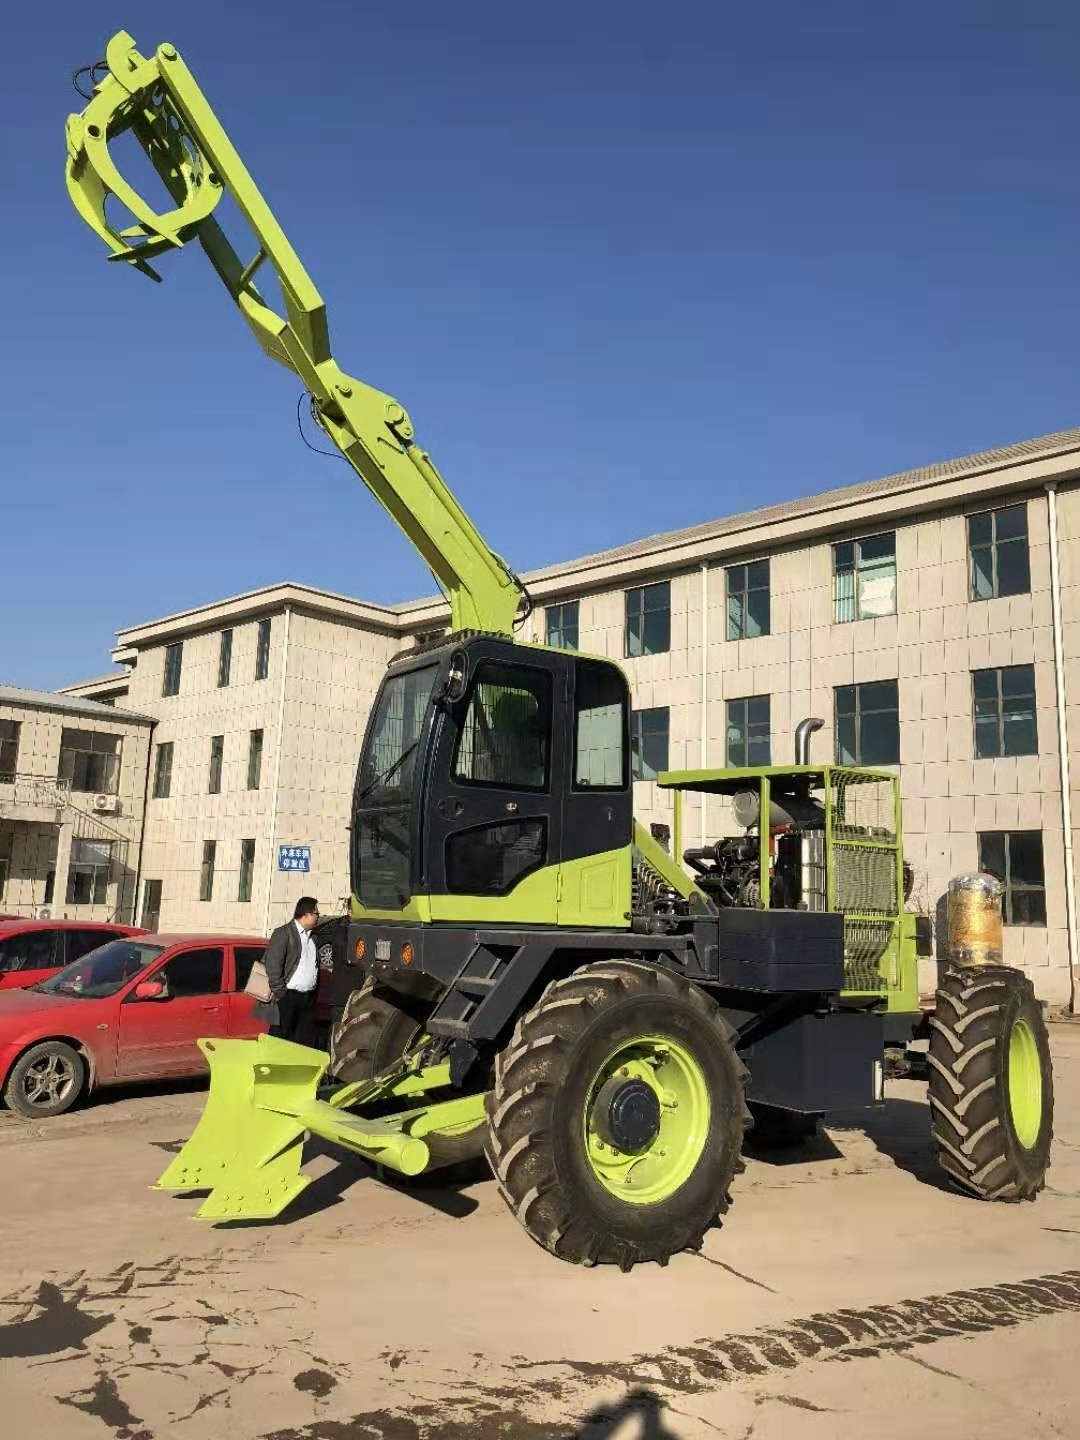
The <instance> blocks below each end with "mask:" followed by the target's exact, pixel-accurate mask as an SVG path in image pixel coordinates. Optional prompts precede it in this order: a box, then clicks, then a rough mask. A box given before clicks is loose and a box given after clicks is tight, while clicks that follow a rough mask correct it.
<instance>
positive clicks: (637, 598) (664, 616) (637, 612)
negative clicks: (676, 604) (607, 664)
mask: <svg viewBox="0 0 1080 1440" xmlns="http://www.w3.org/2000/svg"><path fill="white" fill-rule="evenodd" d="M670 649H671V584H670V582H669V581H667V580H661V581H660V582H659V583H658V584H656V585H639V586H638V588H637V589H636V590H627V592H626V654H627V655H628V656H634V655H662V654H663V653H664V652H665V651H666V650H670Z"/></svg>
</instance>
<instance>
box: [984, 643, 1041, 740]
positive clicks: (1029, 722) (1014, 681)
mask: <svg viewBox="0 0 1080 1440" xmlns="http://www.w3.org/2000/svg"><path fill="white" fill-rule="evenodd" d="M971 704H972V711H973V715H974V722H975V757H976V759H978V760H989V759H998V758H1000V757H1001V756H1003V755H1037V754H1038V753H1039V735H1038V725H1037V723H1036V720H1035V667H1034V665H1002V666H1001V667H1000V668H998V669H996V670H973V671H972V672H971Z"/></svg>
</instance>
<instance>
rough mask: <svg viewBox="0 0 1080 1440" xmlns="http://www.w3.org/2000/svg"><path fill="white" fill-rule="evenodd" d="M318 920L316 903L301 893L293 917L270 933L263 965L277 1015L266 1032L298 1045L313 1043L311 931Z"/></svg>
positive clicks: (315, 967)
mask: <svg viewBox="0 0 1080 1440" xmlns="http://www.w3.org/2000/svg"><path fill="white" fill-rule="evenodd" d="M318 923H319V902H318V901H317V900H315V899H314V898H313V897H312V896H311V895H304V896H303V897H302V898H301V899H299V900H298V901H297V902H296V908H295V910H294V911H293V918H292V919H291V920H290V921H289V923H288V924H287V925H279V926H278V928H277V929H276V930H275V931H274V933H273V934H272V935H271V936H270V943H269V944H268V945H267V947H266V955H265V957H264V959H263V964H264V965H265V966H266V975H267V979H268V980H269V981H270V992H271V995H272V997H273V998H272V1002H271V1003H272V1004H273V1006H274V1007H275V1008H276V1011H277V1018H276V1019H275V1020H274V1021H273V1023H272V1024H271V1026H270V1034H271V1035H277V1036H279V1037H280V1038H281V1039H282V1040H295V1041H296V1043H297V1044H298V1045H314V1044H315V1038H316V1037H315V991H316V988H317V986H318V983H319V959H318V955H317V954H316V950H315V941H314V939H313V938H312V933H311V932H312V931H313V930H314V929H315V926H316V925H317V924H318Z"/></svg>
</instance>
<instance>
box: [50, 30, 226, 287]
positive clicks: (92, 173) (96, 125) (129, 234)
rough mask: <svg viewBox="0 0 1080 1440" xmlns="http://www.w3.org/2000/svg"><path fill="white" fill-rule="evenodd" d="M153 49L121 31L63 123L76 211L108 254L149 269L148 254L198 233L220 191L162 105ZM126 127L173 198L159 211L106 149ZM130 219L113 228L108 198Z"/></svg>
mask: <svg viewBox="0 0 1080 1440" xmlns="http://www.w3.org/2000/svg"><path fill="white" fill-rule="evenodd" d="M159 55H160V48H159V51H158V52H157V53H155V55H154V56H153V57H152V58H151V59H149V60H147V59H144V57H143V56H142V55H140V54H139V52H138V50H137V49H136V47H135V42H134V41H133V40H132V39H131V37H130V35H127V34H126V33H124V32H121V33H120V34H119V35H115V36H114V37H113V39H112V40H111V41H110V43H109V46H108V48H107V50H106V62H107V64H108V74H107V75H106V76H105V78H104V79H103V80H102V81H101V82H100V83H99V84H98V85H97V86H96V87H95V91H94V95H93V98H92V99H91V100H90V102H89V103H88V104H87V106H86V109H85V110H84V111H83V113H82V114H81V115H71V116H69V117H68V122H67V149H68V163H67V187H68V193H69V195H70V196H71V200H72V203H73V204H74V206H75V208H76V210H77V211H78V213H79V214H80V215H81V216H82V218H83V220H85V222H86V223H87V225H89V226H90V228H91V229H92V230H93V231H94V232H95V234H97V235H99V236H100V237H101V239H102V240H103V241H104V242H105V244H106V246H107V247H108V249H109V251H110V252H111V254H110V257H109V258H110V259H113V260H124V261H127V262H128V263H130V264H132V265H134V266H136V268H138V269H140V270H142V271H143V272H144V273H145V274H148V275H150V276H151V277H152V278H153V279H155V280H156V279H159V278H160V277H159V276H158V275H156V274H155V272H154V271H153V270H152V269H151V267H150V266H149V265H147V263H146V261H147V259H149V258H151V257H153V256H155V255H159V254H161V253H162V252H163V251H166V250H175V249H179V248H180V246H182V245H183V244H184V243H185V241H187V240H189V239H190V238H191V237H192V235H194V234H196V233H197V232H198V229H199V226H200V225H201V224H202V223H203V222H204V221H205V220H206V219H207V217H208V216H209V215H210V214H211V212H212V211H213V209H214V206H215V205H216V204H217V202H218V200H220V198H221V195H222V193H223V191H222V187H221V184H220V182H219V181H218V178H217V176H216V175H214V174H213V173H212V171H211V169H210V167H209V165H208V164H207V163H206V161H205V159H204V157H203V155H202V153H201V151H200V150H199V148H198V146H197V145H196V143H195V141H194V140H193V139H192V138H191V137H190V136H189V135H186V134H185V133H184V132H183V131H182V129H181V128H180V124H179V121H178V119H177V117H176V116H175V115H174V114H173V113H172V112H171V110H169V109H168V107H167V105H166V103H165V97H164V87H162V85H161V83H160V79H161V77H160V69H159V65H160V61H159ZM127 130H132V131H134V132H135V136H136V138H137V140H138V141H139V143H140V145H141V147H142V148H143V149H144V151H145V152H146V154H147V155H148V157H149V159H150V161H151V163H152V164H153V166H154V168H155V170H157V172H158V174H159V175H160V176H161V179H162V182H163V184H164V185H165V187H166V189H167V190H168V192H169V194H170V196H171V197H172V199H173V200H174V201H175V202H176V203H175V206H174V208H173V209H171V210H168V211H164V212H159V211H156V210H154V209H152V208H151V206H150V205H149V204H148V203H147V202H146V201H145V200H144V199H143V198H142V196H141V195H139V193H138V192H137V191H136V190H135V189H133V188H132V186H131V185H129V184H128V182H127V181H126V180H125V179H124V177H123V176H122V175H121V174H120V171H119V170H118V169H117V167H116V165H115V163H114V162H113V159H112V156H111V154H110V152H109V141H110V140H114V139H115V138H116V137H117V136H119V135H122V134H123V133H124V132H125V131H127ZM110 195H115V196H116V198H117V200H118V201H119V202H120V203H121V204H122V205H123V206H124V207H125V208H126V209H127V210H128V211H129V213H130V214H131V216H132V217H133V218H134V219H135V221H136V222H137V223H136V225H134V226H132V227H129V228H127V229H125V230H117V229H116V228H115V226H113V225H112V224H111V223H110V221H109V218H108V215H107V213H106V204H107V202H108V199H109V196H110Z"/></svg>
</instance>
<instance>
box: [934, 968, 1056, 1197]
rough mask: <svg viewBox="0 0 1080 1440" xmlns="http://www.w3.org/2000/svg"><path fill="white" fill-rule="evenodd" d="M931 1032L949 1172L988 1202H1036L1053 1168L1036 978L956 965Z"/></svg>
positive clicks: (1048, 1076) (1049, 1076)
mask: <svg viewBox="0 0 1080 1440" xmlns="http://www.w3.org/2000/svg"><path fill="white" fill-rule="evenodd" d="M930 1030H931V1038H930V1054H929V1062H930V1113H931V1124H932V1128H933V1135H934V1140H935V1142H936V1144H937V1147H938V1159H939V1161H940V1163H941V1166H942V1168H943V1169H944V1170H945V1171H946V1173H947V1174H948V1175H949V1177H950V1179H951V1180H952V1181H953V1182H954V1184H955V1185H957V1186H958V1187H959V1188H960V1189H962V1190H964V1191H966V1192H967V1193H968V1194H970V1195H975V1196H977V1197H978V1198H979V1199H981V1200H1034V1199H1035V1196H1036V1195H1037V1194H1038V1192H1039V1191H1040V1190H1041V1189H1042V1188H1043V1185H1044V1184H1045V1183H1046V1170H1047V1167H1048V1165H1049V1163H1050V1143H1051V1140H1052V1137H1053V1126H1054V1076H1053V1070H1052V1067H1051V1061H1050V1042H1049V1038H1048V1036H1047V1033H1046V1022H1045V1020H1044V1019H1043V1014H1042V1009H1041V1007H1040V1006H1039V1003H1038V1001H1037V1000H1036V999H1035V992H1034V990H1033V989H1032V986H1031V981H1030V980H1028V978H1027V977H1026V976H1025V975H1022V974H1021V973H1020V972H1019V971H1017V970H1011V969H1008V968H1007V967H1005V966H1002V965H994V966H986V967H979V968H974V967H971V968H968V969H964V968H959V967H957V968H951V969H950V970H948V971H947V972H946V974H945V977H944V979H943V980H942V983H941V986H940V988H939V989H938V992H937V1005H936V1008H935V1011H934V1014H933V1016H932V1017H931V1020H930Z"/></svg>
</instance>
